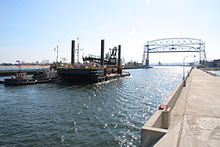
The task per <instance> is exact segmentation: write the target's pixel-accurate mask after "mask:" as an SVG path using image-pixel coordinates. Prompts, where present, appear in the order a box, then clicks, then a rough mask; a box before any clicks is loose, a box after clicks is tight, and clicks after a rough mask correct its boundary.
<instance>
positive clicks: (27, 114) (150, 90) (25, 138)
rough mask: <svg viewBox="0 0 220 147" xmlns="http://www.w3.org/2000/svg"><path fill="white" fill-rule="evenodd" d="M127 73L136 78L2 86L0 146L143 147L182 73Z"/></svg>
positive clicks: (168, 70) (156, 70) (172, 69)
mask: <svg viewBox="0 0 220 147" xmlns="http://www.w3.org/2000/svg"><path fill="white" fill-rule="evenodd" d="M127 71H129V72H130V73H131V77H125V78H121V79H117V80H113V81H108V82H103V83H98V84H90V85H68V84H64V83H58V84H57V83H50V84H49V83H47V84H39V85H28V86H18V87H10V86H8V87H7V86H4V85H2V84H0V146H2V145H3V146H127V145H128V146H138V145H139V144H140V130H141V127H142V126H143V125H144V123H145V122H146V121H147V120H148V119H149V118H150V116H151V115H152V114H153V113H154V112H155V111H156V110H157V109H158V106H159V105H160V104H161V103H162V102H163V101H164V99H165V98H166V97H168V96H169V94H170V93H171V92H172V90H173V89H174V88H175V87H176V86H177V85H178V83H179V82H180V80H181V79H182V71H183V70H182V67H155V68H150V69H132V70H127Z"/></svg>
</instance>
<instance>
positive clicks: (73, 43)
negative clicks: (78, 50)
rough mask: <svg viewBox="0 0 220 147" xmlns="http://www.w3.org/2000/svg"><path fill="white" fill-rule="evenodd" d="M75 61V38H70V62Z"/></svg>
mask: <svg viewBox="0 0 220 147" xmlns="http://www.w3.org/2000/svg"><path fill="white" fill-rule="evenodd" d="M74 63H75V40H72V52H71V64H72V65H74Z"/></svg>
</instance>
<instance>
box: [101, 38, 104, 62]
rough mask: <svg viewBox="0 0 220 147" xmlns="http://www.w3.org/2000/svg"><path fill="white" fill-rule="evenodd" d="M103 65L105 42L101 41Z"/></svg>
mask: <svg viewBox="0 0 220 147" xmlns="http://www.w3.org/2000/svg"><path fill="white" fill-rule="evenodd" d="M101 65H104V40H101Z"/></svg>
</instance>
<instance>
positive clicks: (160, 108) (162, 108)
mask: <svg viewBox="0 0 220 147" xmlns="http://www.w3.org/2000/svg"><path fill="white" fill-rule="evenodd" d="M164 109H165V111H167V110H168V105H164V104H161V105H160V106H159V109H158V110H164Z"/></svg>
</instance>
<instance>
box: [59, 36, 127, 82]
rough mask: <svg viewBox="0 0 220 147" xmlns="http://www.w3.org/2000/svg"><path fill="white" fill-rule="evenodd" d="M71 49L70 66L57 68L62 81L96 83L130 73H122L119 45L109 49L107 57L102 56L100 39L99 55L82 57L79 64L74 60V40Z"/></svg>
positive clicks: (102, 48) (102, 45) (102, 49)
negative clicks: (81, 61)
mask: <svg viewBox="0 0 220 147" xmlns="http://www.w3.org/2000/svg"><path fill="white" fill-rule="evenodd" d="M78 46H79V45H78ZM71 50H72V56H71V66H70V67H68V68H62V67H60V68H58V69H57V73H58V75H59V77H60V78H61V80H63V81H67V82H70V83H77V84H81V83H97V82H102V81H107V80H110V79H115V78H119V77H123V76H129V75H130V73H122V68H121V45H119V46H118V48H117V47H114V48H112V49H110V52H109V57H106V58H104V40H101V57H100V58H99V57H95V56H88V57H84V58H83V61H84V63H83V64H82V65H80V66H79V63H75V61H74V58H75V40H72V48H71ZM117 53H118V54H117Z"/></svg>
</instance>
